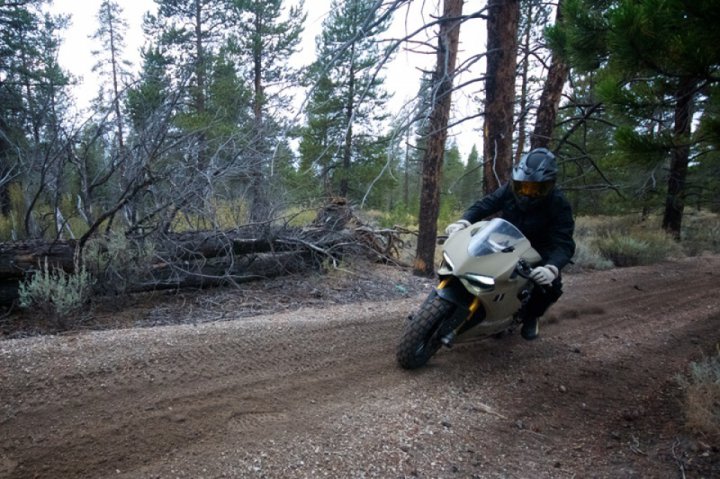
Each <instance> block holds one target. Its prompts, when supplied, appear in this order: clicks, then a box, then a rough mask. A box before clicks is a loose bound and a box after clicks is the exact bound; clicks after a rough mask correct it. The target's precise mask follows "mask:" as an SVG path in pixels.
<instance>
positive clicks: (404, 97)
mask: <svg viewBox="0 0 720 479" xmlns="http://www.w3.org/2000/svg"><path fill="white" fill-rule="evenodd" d="M438 1H439V0H425V1H422V2H412V4H411V7H412V9H411V10H410V12H409V13H408V12H407V11H406V10H403V11H402V12H400V13H401V14H399V15H397V16H396V19H395V22H394V24H393V26H392V27H391V29H390V31H389V35H390V36H391V37H392V38H401V37H403V36H405V35H406V34H407V32H408V31H413V30H414V29H415V28H416V26H417V25H419V24H421V23H422V22H423V19H424V21H428V20H429V15H430V14H432V15H435V14H436V12H437V9H438V6H437V5H438ZM119 3H120V5H121V7H122V10H123V14H124V16H125V18H126V19H127V22H128V27H129V28H128V32H127V35H126V37H125V43H126V49H125V56H126V58H127V59H128V60H129V61H131V62H132V63H133V64H134V68H135V69H136V70H138V69H139V68H140V63H141V60H140V55H139V52H140V49H141V47H142V46H143V42H144V37H143V32H142V18H143V15H144V14H145V13H146V12H147V11H148V9H150V8H152V9H153V10H155V3H154V2H152V1H149V0H125V1H122V2H119ZM480 3H481V0H469V1H468V2H466V7H465V8H466V10H465V11H466V12H470V11H472V9H473V8H476V7H477V6H479V4H480ZM100 4H101V0H82V1H80V0H53V3H52V11H53V12H54V13H64V14H69V15H71V25H70V27H69V28H68V30H67V31H66V33H65V38H64V42H63V45H62V46H61V48H60V52H59V61H60V64H61V65H62V66H63V67H64V68H65V69H67V70H69V71H70V72H71V73H72V74H73V75H75V76H78V77H81V78H82V80H83V82H82V85H80V86H79V87H78V88H77V89H76V90H75V95H76V96H77V99H78V106H79V107H81V108H83V107H86V106H87V105H88V104H89V102H90V100H91V99H92V98H94V97H96V96H97V93H98V81H97V78H96V76H95V74H94V73H93V72H92V66H93V64H94V63H95V60H94V58H93V56H92V51H93V50H95V49H97V48H98V45H97V42H96V41H95V40H92V39H90V38H89V36H91V35H92V34H93V33H94V32H95V30H96V29H97V19H96V17H97V12H98V9H99V7H100ZM473 4H476V5H473ZM420 7H424V13H422V12H420V11H419V9H420ZM329 8H330V0H306V1H305V9H306V11H307V12H308V15H307V21H306V23H305V31H304V34H303V40H302V50H301V53H300V54H299V55H298V57H297V58H296V59H295V61H296V62H297V63H298V64H309V63H311V62H312V61H313V59H314V56H315V55H314V54H315V37H316V36H317V35H318V34H319V33H320V31H321V28H322V21H323V19H324V18H325V17H326V16H327V13H328V9H329ZM468 26H469V24H466V25H465V26H464V27H463V28H467V27H468ZM464 33H465V35H463V33H462V32H461V40H462V37H463V36H465V37H468V36H470V35H468V33H467V32H464ZM434 43H435V41H433V44H434ZM470 53H472V52H471V51H470V50H468V48H466V47H463V46H462V45H461V56H463V55H468V54H470ZM434 60H435V58H434V57H433V56H430V55H418V54H413V53H410V52H408V51H405V50H401V51H399V52H398V53H397V54H396V56H395V59H394V61H393V62H392V64H391V65H390V66H389V69H388V70H387V72H386V73H385V78H386V81H385V87H386V89H387V90H388V91H389V92H390V93H392V94H393V99H392V100H391V102H390V104H389V105H388V106H389V108H388V109H389V110H390V111H397V110H399V109H400V108H401V106H402V105H403V104H404V103H406V102H407V101H408V100H409V99H410V98H412V97H413V96H415V94H416V93H417V90H418V88H419V78H420V72H419V71H418V68H424V69H431V68H432V67H433V66H434V65H433V64H434ZM453 100H454V101H455V103H456V107H457V108H459V109H461V110H466V111H470V112H471V114H472V112H474V111H476V110H477V108H478V107H477V105H474V104H472V103H469V98H465V97H462V96H460V95H455V96H454V98H453ZM479 128H480V126H479V123H477V120H476V121H471V122H467V123H466V124H464V125H463V126H462V128H457V129H456V132H455V139H456V140H457V141H458V143H459V145H460V149H461V153H462V155H463V158H465V157H466V156H467V154H469V152H470V148H471V147H472V145H473V144H477V145H478V146H479V145H480V140H479V139H478V138H477V136H478V135H479V133H478V130H479Z"/></svg>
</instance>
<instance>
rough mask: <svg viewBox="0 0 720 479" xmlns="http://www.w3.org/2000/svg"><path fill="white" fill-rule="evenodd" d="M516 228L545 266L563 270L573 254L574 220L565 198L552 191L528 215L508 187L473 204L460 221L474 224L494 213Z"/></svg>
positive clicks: (506, 185)
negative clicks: (538, 254) (549, 265)
mask: <svg viewBox="0 0 720 479" xmlns="http://www.w3.org/2000/svg"><path fill="white" fill-rule="evenodd" d="M498 212H502V214H501V217H502V218H503V219H505V220H507V221H509V222H510V223H512V224H513V225H515V226H516V227H517V228H518V229H519V230H520V231H521V232H522V233H523V234H524V235H525V236H526V237H527V239H529V240H530V244H532V245H533V248H535V249H536V250H537V251H538V253H540V255H541V256H542V257H543V260H544V262H545V264H552V265H555V266H557V268H558V269H562V268H563V267H564V266H565V265H566V264H568V263H569V262H570V259H571V258H572V256H573V254H575V241H574V240H573V231H574V230H575V220H574V219H573V215H572V208H571V207H570V203H568V200H567V199H566V198H565V196H564V195H563V194H562V193H561V192H560V190H558V189H557V188H554V189H553V191H552V192H551V193H550V195H549V196H548V197H547V198H545V199H544V200H542V202H541V203H540V204H538V205H536V206H535V207H533V208H532V209H530V210H528V211H522V210H520V208H519V207H518V205H517V203H516V202H515V196H514V195H513V193H512V191H511V190H510V186H509V184H507V183H506V184H505V185H503V186H501V187H500V188H498V189H497V190H495V191H494V192H493V193H490V194H489V195H487V196H485V197H484V198H481V199H480V200H478V201H476V202H475V204H473V205H472V206H471V207H470V208H468V209H467V211H465V214H464V215H463V219H464V220H467V221H469V222H470V223H475V222H476V221H480V220H482V219H485V218H486V217H488V216H490V215H493V214H495V213H498Z"/></svg>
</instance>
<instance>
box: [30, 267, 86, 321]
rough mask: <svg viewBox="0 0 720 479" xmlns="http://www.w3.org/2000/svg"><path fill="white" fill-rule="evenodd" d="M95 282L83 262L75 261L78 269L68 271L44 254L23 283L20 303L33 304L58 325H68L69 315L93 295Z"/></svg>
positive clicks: (38, 310)
mask: <svg viewBox="0 0 720 479" xmlns="http://www.w3.org/2000/svg"><path fill="white" fill-rule="evenodd" d="M93 284H94V279H93V277H92V275H91V274H90V273H89V272H88V271H87V270H86V269H85V267H84V266H82V265H80V264H77V263H76V265H75V271H74V272H72V273H68V272H66V271H64V270H63V269H62V268H60V267H57V266H52V265H50V264H49V263H48V260H47V258H45V262H44V263H41V264H39V265H38V270H37V271H36V272H35V273H34V274H33V275H32V276H31V277H30V279H28V280H26V281H23V282H21V283H20V287H19V296H20V306H21V307H23V308H31V307H32V308H33V309H34V310H35V311H37V312H41V313H44V314H46V315H47V317H48V319H50V320H51V321H54V322H55V323H56V324H57V326H59V327H61V328H63V327H67V326H68V321H70V317H71V316H73V315H75V314H76V313H77V312H78V311H79V310H80V309H81V308H82V307H83V306H84V305H85V303H87V301H88V300H89V299H90V296H91V294H92V287H93Z"/></svg>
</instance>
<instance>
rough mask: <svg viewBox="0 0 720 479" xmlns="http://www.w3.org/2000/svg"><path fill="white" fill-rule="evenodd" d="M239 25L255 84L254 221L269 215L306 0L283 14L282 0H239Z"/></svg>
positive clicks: (239, 42) (242, 56)
mask: <svg viewBox="0 0 720 479" xmlns="http://www.w3.org/2000/svg"><path fill="white" fill-rule="evenodd" d="M235 3H236V8H237V13H238V20H239V21H238V28H237V32H235V33H234V42H235V43H236V53H237V55H238V57H239V61H238V63H239V64H240V65H248V66H249V68H248V70H249V71H248V72H247V76H248V79H249V80H250V81H249V83H250V84H251V85H252V88H253V98H252V110H253V117H254V120H253V122H254V123H253V138H254V148H253V151H254V152H255V158H254V159H253V160H252V162H251V163H252V164H251V170H252V171H251V173H250V190H251V200H252V205H251V207H250V218H251V221H254V222H259V221H263V220H266V219H267V218H268V215H269V213H270V204H269V201H270V198H269V191H268V188H269V185H268V184H267V182H268V181H269V180H268V179H269V178H270V177H271V176H272V175H273V173H274V165H273V160H274V152H275V151H276V145H277V143H278V141H280V138H278V132H279V131H280V130H282V128H279V127H278V126H279V125H281V124H282V119H281V115H282V112H283V111H285V110H286V109H287V106H288V98H287V95H286V94H284V91H286V89H287V87H288V86H290V85H291V84H293V83H295V81H296V78H297V73H296V72H295V71H294V70H293V69H292V68H290V67H289V66H288V61H289V59H290V57H291V56H292V55H293V54H294V53H295V52H296V51H297V48H298V45H299V43H300V34H301V33H302V29H303V24H304V22H305V14H304V13H302V10H303V3H302V1H301V2H300V3H299V4H298V5H296V6H294V7H292V8H290V10H289V12H288V14H287V20H282V19H281V18H282V17H283V3H284V2H283V0H236V2H235Z"/></svg>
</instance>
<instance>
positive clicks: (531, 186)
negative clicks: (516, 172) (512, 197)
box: [513, 181, 555, 198]
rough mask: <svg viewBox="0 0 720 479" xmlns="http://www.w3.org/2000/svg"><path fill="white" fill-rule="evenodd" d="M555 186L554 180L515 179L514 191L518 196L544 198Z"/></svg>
mask: <svg viewBox="0 0 720 479" xmlns="http://www.w3.org/2000/svg"><path fill="white" fill-rule="evenodd" d="M554 186H555V182H554V181H513V191H514V192H515V194H516V195H518V196H527V197H528V198H542V197H544V196H547V195H548V193H550V191H552V189H553V187H554Z"/></svg>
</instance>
